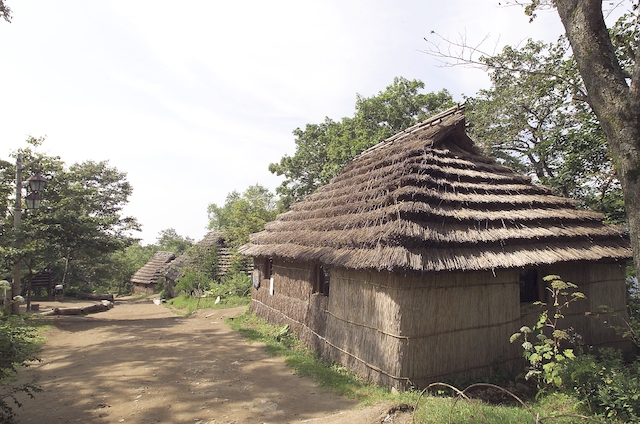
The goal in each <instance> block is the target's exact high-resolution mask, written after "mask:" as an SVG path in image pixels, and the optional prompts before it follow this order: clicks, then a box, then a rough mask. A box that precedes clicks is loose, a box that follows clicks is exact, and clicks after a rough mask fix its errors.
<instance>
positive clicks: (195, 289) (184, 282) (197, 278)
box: [174, 270, 214, 296]
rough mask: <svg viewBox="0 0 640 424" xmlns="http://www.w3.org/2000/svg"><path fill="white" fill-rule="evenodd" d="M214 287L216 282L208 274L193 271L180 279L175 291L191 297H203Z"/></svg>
mask: <svg viewBox="0 0 640 424" xmlns="http://www.w3.org/2000/svg"><path fill="white" fill-rule="evenodd" d="M213 285H214V281H213V280H212V279H211V278H209V277H208V276H207V275H206V274H204V273H202V272H198V271H192V270H191V271H187V272H186V273H185V274H184V275H183V276H182V277H180V278H179V279H178V282H177V283H176V286H175V288H174V290H175V292H176V293H183V294H186V295H189V296H202V295H203V294H204V293H205V291H207V290H208V289H209V288H210V287H211V286H213Z"/></svg>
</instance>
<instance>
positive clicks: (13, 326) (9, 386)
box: [0, 316, 41, 423]
mask: <svg viewBox="0 0 640 424" xmlns="http://www.w3.org/2000/svg"><path fill="white" fill-rule="evenodd" d="M39 342H40V340H39V338H38V334H37V331H36V329H35V328H33V327H29V326H27V325H25V323H24V321H22V320H20V319H15V318H11V317H1V316H0V422H3V423H12V422H14V419H15V417H16V414H15V411H14V410H13V407H12V404H14V405H15V406H17V407H21V406H22V405H21V404H20V402H19V401H18V399H17V398H16V397H15V395H16V394H17V393H20V392H22V393H26V394H27V395H29V396H31V397H33V394H34V393H36V392H39V391H41V389H40V387H39V386H37V385H35V384H33V383H22V384H16V383H15V382H14V381H15V378H16V374H17V372H18V368H19V367H26V366H28V365H29V363H30V362H33V361H38V358H37V357H36V356H35V355H36V353H37V351H38V350H39Z"/></svg>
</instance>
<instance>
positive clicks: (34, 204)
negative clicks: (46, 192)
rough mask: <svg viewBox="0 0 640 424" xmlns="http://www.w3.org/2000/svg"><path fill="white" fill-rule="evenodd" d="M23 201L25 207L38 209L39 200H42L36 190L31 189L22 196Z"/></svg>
mask: <svg viewBox="0 0 640 424" xmlns="http://www.w3.org/2000/svg"><path fill="white" fill-rule="evenodd" d="M24 201H25V203H26V204H27V209H38V208H39V207H40V202H42V196H40V194H38V192H37V191H32V192H31V193H29V194H28V195H27V196H26V197H25V198H24Z"/></svg>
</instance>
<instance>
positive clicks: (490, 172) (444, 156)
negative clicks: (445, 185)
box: [332, 141, 531, 184]
mask: <svg viewBox="0 0 640 424" xmlns="http://www.w3.org/2000/svg"><path fill="white" fill-rule="evenodd" d="M443 143H444V142H443ZM451 145H452V142H448V141H447V142H446V146H451ZM397 147H398V149H397V151H396V152H394V151H388V150H384V151H379V152H378V153H377V154H376V155H375V156H369V157H368V158H367V160H366V161H364V160H363V161H362V162H361V163H357V166H355V165H353V164H354V162H351V166H350V165H347V166H346V167H345V169H344V170H343V172H342V173H341V174H340V175H339V176H337V177H335V179H334V180H332V183H333V184H335V183H337V182H339V181H342V180H348V181H349V182H350V183H351V182H352V181H358V180H366V179H369V178H371V176H372V174H374V175H375V173H376V172H377V173H386V172H388V169H387V168H397V167H401V168H403V169H404V168H407V170H409V171H414V168H413V167H412V165H413V166H416V167H418V168H421V169H423V170H426V171H433V170H434V169H438V168H442V169H446V170H447V171H448V172H449V173H451V174H458V173H462V172H463V171H465V170H466V171H476V172H477V173H478V175H482V176H483V177H485V178H493V179H496V180H504V179H505V177H507V178H509V177H510V178H514V179H517V180H519V181H522V182H526V183H529V182H530V181H531V179H530V178H529V177H527V176H524V175H520V174H517V173H515V172H513V170H512V169H511V168H508V167H506V166H504V165H499V164H495V163H493V164H487V163H484V162H479V161H478V156H475V155H474V156H473V157H469V154H468V153H465V154H464V155H462V154H460V153H456V154H454V153H452V152H451V150H449V149H446V148H443V149H439V150H438V149H429V148H428V147H427V148H426V147H425V146H424V142H420V143H419V144H418V145H416V146H411V145H409V146H404V147H405V148H404V149H400V146H397ZM442 147H444V146H442ZM457 170H460V171H457ZM374 171H376V172H374ZM417 172H419V170H418V171H417Z"/></svg>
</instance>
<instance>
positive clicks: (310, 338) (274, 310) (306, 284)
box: [250, 259, 328, 351]
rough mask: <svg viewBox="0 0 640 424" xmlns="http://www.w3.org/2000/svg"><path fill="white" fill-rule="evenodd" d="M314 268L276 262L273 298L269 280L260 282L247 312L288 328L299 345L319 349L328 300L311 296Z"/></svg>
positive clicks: (295, 263) (259, 264) (274, 262)
mask: <svg viewBox="0 0 640 424" xmlns="http://www.w3.org/2000/svg"><path fill="white" fill-rule="evenodd" d="M257 264H258V267H259V268H260V272H261V274H263V275H264V273H266V268H265V267H264V261H261V262H257ZM315 272H316V269H315V266H313V265H312V264H305V263H299V262H287V261H281V260H277V259H275V260H274V261H273V264H272V277H273V283H274V284H273V295H271V294H270V291H269V286H270V281H269V279H268V278H263V279H262V280H261V285H260V288H258V289H255V288H253V290H252V299H253V300H254V301H253V302H251V306H250V311H251V312H252V313H255V314H256V315H257V316H259V317H261V318H264V319H265V320H267V321H269V322H271V323H274V324H277V325H289V326H290V328H291V331H292V332H294V333H295V334H296V335H297V336H298V337H299V338H300V340H301V341H302V342H304V343H305V344H306V345H308V346H309V347H312V348H314V349H317V350H319V351H320V350H321V349H322V347H323V346H322V344H321V343H319V340H320V339H319V336H320V337H322V336H323V334H324V331H325V310H326V307H327V301H328V299H327V297H326V296H322V295H319V294H313V293H312V287H313V281H314V279H315Z"/></svg>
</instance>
